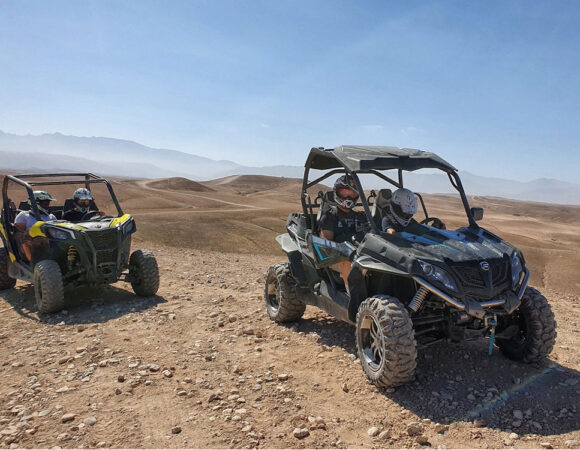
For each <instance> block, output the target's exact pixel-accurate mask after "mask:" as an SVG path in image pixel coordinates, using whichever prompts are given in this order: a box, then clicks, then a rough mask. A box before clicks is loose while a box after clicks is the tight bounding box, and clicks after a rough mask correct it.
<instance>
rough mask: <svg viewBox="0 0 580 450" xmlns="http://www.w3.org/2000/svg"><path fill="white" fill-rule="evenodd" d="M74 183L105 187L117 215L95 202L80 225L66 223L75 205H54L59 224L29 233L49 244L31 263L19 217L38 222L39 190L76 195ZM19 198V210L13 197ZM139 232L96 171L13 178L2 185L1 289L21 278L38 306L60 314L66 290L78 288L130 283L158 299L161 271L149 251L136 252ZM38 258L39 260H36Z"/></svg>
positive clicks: (38, 226)
mask: <svg viewBox="0 0 580 450" xmlns="http://www.w3.org/2000/svg"><path fill="white" fill-rule="evenodd" d="M69 185H77V187H78V186H79V185H80V186H83V187H86V188H87V189H89V190H91V189H92V188H93V187H94V186H96V185H98V186H101V187H102V186H105V187H106V189H102V191H106V192H108V194H109V195H108V197H110V198H106V199H105V198H103V197H99V198H98V200H99V202H105V203H107V205H110V206H111V208H112V209H116V214H114V215H105V214H104V213H102V212H101V211H99V210H98V208H97V207H96V205H95V203H94V202H92V203H91V206H90V207H89V210H88V211H87V213H86V214H85V215H84V216H83V217H82V219H81V220H80V221H79V222H74V223H73V222H69V221H66V220H63V219H62V217H63V214H64V213H65V212H66V211H67V210H68V209H72V207H73V201H72V199H71V198H69V199H66V200H65V201H64V203H63V204H62V205H51V206H50V213H52V214H53V215H54V216H55V217H56V218H57V220H56V221H50V222H43V221H40V220H39V221H37V222H36V223H35V224H34V225H33V226H32V227H31V228H30V229H29V231H28V233H29V235H30V238H32V240H33V241H34V240H35V239H36V238H40V240H42V241H43V242H45V243H48V244H47V245H44V248H43V250H42V256H41V257H40V258H32V259H33V261H32V262H31V261H28V260H27V259H26V258H25V257H24V255H23V254H22V253H21V252H20V248H19V242H18V232H17V230H16V228H15V226H14V221H15V219H16V216H17V215H18V214H19V213H20V212H21V211H25V210H28V211H29V213H30V214H32V215H33V216H34V217H35V218H40V217H41V215H40V211H39V209H38V205H37V203H36V200H35V197H34V191H33V188H35V187H37V186H48V187H49V189H51V190H52V191H53V192H54V190H59V192H60V193H63V192H67V193H70V192H71V188H70V186H69ZM10 197H13V198H17V199H19V200H20V201H19V203H18V207H16V203H15V202H14V201H13V200H12V198H10ZM136 231H137V228H136V225H135V220H134V219H133V217H132V216H131V215H130V214H125V213H124V212H123V210H122V209H121V206H120V205H119V202H118V200H117V197H116V195H115V192H114V191H113V188H112V186H111V184H110V183H109V182H108V181H107V180H106V179H104V178H101V177H98V176H96V175H93V174H91V173H77V174H36V175H16V176H11V175H7V176H6V177H5V178H4V182H3V184H2V211H1V216H0V236H1V237H2V242H3V244H4V248H0V290H5V289H11V288H13V287H14V286H15V284H16V280H22V281H26V282H29V283H33V284H34V292H35V297H36V304H37V306H38V310H39V312H41V313H54V312H57V311H60V310H61V309H63V308H64V294H65V292H67V291H69V290H71V289H74V288H77V287H87V286H88V287H94V286H99V285H105V284H111V283H115V282H117V281H126V282H130V283H131V286H132V287H133V290H134V292H135V293H136V294H137V295H139V296H143V297H149V296H152V295H155V294H156V292H157V289H158V288H159V270H158V267H157V261H156V260H155V256H154V255H153V253H152V252H151V251H149V250H136V251H134V252H133V253H131V236H132V234H133V233H135V232H136ZM35 259H36V260H35Z"/></svg>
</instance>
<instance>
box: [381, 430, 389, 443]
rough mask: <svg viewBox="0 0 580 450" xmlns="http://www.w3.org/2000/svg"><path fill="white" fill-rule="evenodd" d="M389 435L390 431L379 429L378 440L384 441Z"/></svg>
mask: <svg viewBox="0 0 580 450" xmlns="http://www.w3.org/2000/svg"><path fill="white" fill-rule="evenodd" d="M390 437H391V433H390V432H389V431H388V430H385V431H381V432H380V433H379V439H380V440H383V441H384V440H386V439H389V438H390Z"/></svg>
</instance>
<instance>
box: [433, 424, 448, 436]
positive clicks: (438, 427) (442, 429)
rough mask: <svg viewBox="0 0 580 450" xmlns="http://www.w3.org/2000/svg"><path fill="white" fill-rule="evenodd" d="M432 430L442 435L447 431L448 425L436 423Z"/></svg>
mask: <svg viewBox="0 0 580 450" xmlns="http://www.w3.org/2000/svg"><path fill="white" fill-rule="evenodd" d="M434 428H435V433H439V434H443V433H445V432H446V431H447V430H448V429H449V425H445V424H443V423H436V424H435V427H434Z"/></svg>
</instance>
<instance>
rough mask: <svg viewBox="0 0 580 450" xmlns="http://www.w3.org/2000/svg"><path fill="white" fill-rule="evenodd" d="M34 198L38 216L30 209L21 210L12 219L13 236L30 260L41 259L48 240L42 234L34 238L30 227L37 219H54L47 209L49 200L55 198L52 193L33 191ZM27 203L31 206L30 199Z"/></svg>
mask: <svg viewBox="0 0 580 450" xmlns="http://www.w3.org/2000/svg"><path fill="white" fill-rule="evenodd" d="M34 199H35V200H36V206H37V207H38V212H39V213H40V217H39V218H37V217H35V216H34V215H33V212H32V210H31V211H22V212H21V213H19V214H18V215H17V216H16V219H15V220H14V227H15V228H16V234H15V237H16V240H17V241H18V242H19V244H20V250H21V252H22V254H23V255H24V257H25V258H26V259H27V260H28V261H31V262H36V261H38V260H40V259H42V255H43V254H44V251H46V250H47V249H48V246H49V241H48V239H47V238H46V237H43V236H38V237H35V238H33V237H32V236H30V233H29V230H30V228H31V227H32V226H33V225H34V224H35V223H36V222H38V221H41V222H53V221H55V220H56V217H55V216H54V214H51V213H50V211H49V208H50V202H53V201H55V200H56V199H55V198H53V197H52V195H50V194H49V193H48V192H45V191H34ZM28 204H29V205H30V207H32V204H31V203H30V200H29V201H28ZM33 256H34V258H33Z"/></svg>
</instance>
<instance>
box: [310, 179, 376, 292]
mask: <svg viewBox="0 0 580 450" xmlns="http://www.w3.org/2000/svg"><path fill="white" fill-rule="evenodd" d="M358 198H359V194H358V191H357V188H356V185H355V183H354V180H353V178H352V177H351V176H350V175H343V176H341V177H340V178H338V179H337V180H336V182H335V183H334V201H335V202H336V206H334V205H333V206H331V207H330V208H328V209H327V210H326V211H325V212H323V213H322V216H321V217H320V222H319V227H320V237H321V238H323V239H328V240H331V241H335V242H344V241H349V240H350V239H351V238H352V236H354V235H355V234H357V233H359V232H363V231H364V230H365V227H366V226H367V225H368V221H367V218H366V216H365V215H364V213H363V212H361V211H354V210H353V208H354V207H355V206H356V203H357V201H358ZM331 267H332V269H334V270H336V271H337V272H340V274H341V277H342V279H343V280H344V284H345V286H346V288H347V289H348V282H347V277H348V274H349V272H350V267H351V263H350V261H345V262H341V263H338V264H335V265H333V266H331Z"/></svg>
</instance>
